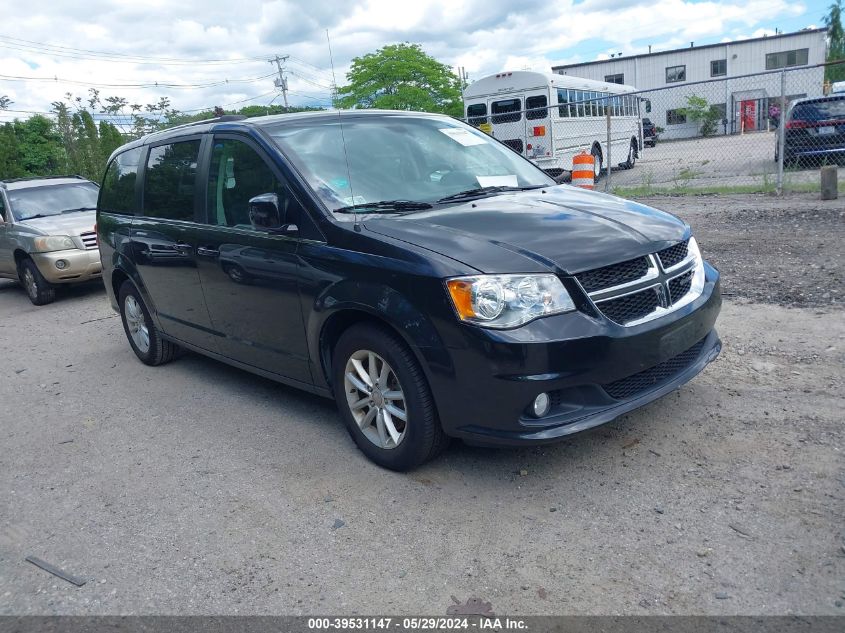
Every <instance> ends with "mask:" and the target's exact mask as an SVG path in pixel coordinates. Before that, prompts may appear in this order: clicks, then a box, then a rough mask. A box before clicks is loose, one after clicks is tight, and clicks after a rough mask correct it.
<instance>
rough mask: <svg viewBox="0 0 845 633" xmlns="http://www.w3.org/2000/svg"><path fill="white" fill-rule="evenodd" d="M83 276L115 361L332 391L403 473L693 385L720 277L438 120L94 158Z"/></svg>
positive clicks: (277, 123) (267, 131)
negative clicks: (194, 355)
mask: <svg viewBox="0 0 845 633" xmlns="http://www.w3.org/2000/svg"><path fill="white" fill-rule="evenodd" d="M97 226H98V234H99V244H100V252H101V256H102V262H103V275H104V278H105V283H106V287H107V290H108V293H109V296H110V299H111V302H112V305H113V306H114V308H115V310H118V311H119V312H120V315H121V317H122V319H123V325H124V328H125V330H126V334H127V336H128V339H129V343H130V345H131V346H132V349H133V350H134V351H135V354H136V355H137V356H138V358H140V359H141V360H142V361H143V362H145V363H147V364H149V365H159V364H162V363H164V362H167V361H169V360H171V359H172V358H173V357H174V354H175V352H176V351H177V349H178V348H179V347H184V348H188V349H191V350H195V351H198V352H200V353H202V354H206V355H208V356H211V357H213V358H217V359H219V360H222V361H225V362H227V363H230V364H232V365H235V366H237V367H241V368H243V369H247V370H249V371H252V372H255V373H257V374H259V375H262V376H266V377H269V378H272V379H274V380H277V381H279V382H282V383H286V384H289V385H294V386H296V387H299V388H302V389H306V390H308V391H311V392H314V393H317V394H320V395H324V396H328V397H333V398H334V399H335V400H336V401H337V402H338V405H339V408H340V412H341V416H342V417H343V419H344V421H345V423H346V425H347V427H348V428H349V432H350V433H351V435H352V437H353V439H354V440H355V442H356V443H357V445H358V447H359V448H360V449H361V450H362V451H363V452H364V453H365V454H366V455H367V456H368V457H370V458H371V459H372V460H373V461H375V462H377V463H379V464H381V465H383V466H386V467H388V468H392V469H396V470H407V469H410V468H413V467H415V466H417V465H419V464H421V463H422V462H424V461H426V460H427V459H430V458H431V457H433V456H434V455H435V454H437V453H438V452H439V451H440V450H441V449H442V448H443V446H445V444H446V440H447V438H448V437H458V438H462V439H464V440H467V441H469V442H472V443H479V444H487V445H491V444H538V443H543V442H549V441H553V440H558V439H560V438H562V437H564V436H567V435H569V434H571V433H575V432H577V431H581V430H584V429H588V428H590V427H594V426H596V425H599V424H602V423H605V422H608V421H610V420H612V419H614V418H616V417H617V416H619V415H621V414H623V413H626V412H627V411H630V410H632V409H634V408H636V407H639V406H642V405H643V404H645V403H647V402H650V401H652V400H654V399H655V398H658V397H659V396H662V395H664V394H666V393H668V392H670V391H672V390H673V389H676V388H677V387H678V386H679V385H682V384H684V383H685V382H687V381H689V380H690V379H692V378H693V377H694V376H695V375H696V374H697V373H698V372H700V371H701V370H702V369H703V368H704V366H705V365H706V364H707V363H709V362H710V361H712V360H713V359H714V358H715V357H716V356H717V355H718V353H719V350H720V349H721V343H720V341H719V338H718V336H717V334H716V332H715V330H714V323H715V321H716V316H717V314H718V312H719V307H720V304H721V300H720V296H719V276H718V273H717V272H716V270H715V269H714V268H712V267H711V266H709V265H708V264H707V263H706V262H704V260H703V259H702V257H701V253H700V252H699V249H698V246H697V244H696V241H695V239H694V238H693V237H692V235H691V232H690V228H689V226H687V225H686V224H685V223H684V222H682V221H681V220H679V219H677V218H675V217H673V216H671V215H669V214H667V213H663V212H661V211H657V210H655V209H651V208H649V207H646V206H643V205H640V204H636V203H633V202H629V201H626V200H622V199H620V198H616V197H613V196H608V195H604V194H601V193H594V192H590V191H585V190H581V189H576V188H573V187H570V186H568V185H557V184H555V182H554V181H553V180H552V179H551V178H549V177H548V176H547V175H546V174H544V173H543V172H542V171H541V170H540V169H538V168H537V167H535V166H534V165H533V164H532V163H531V162H529V161H528V160H526V159H524V158H522V157H521V156H519V155H517V154H515V153H514V152H512V151H511V150H510V149H509V148H507V147H506V146H504V145H502V144H501V143H499V142H498V141H496V140H495V139H493V138H491V137H490V136H488V135H486V134H484V133H483V132H480V131H478V130H476V129H475V128H472V127H470V126H468V125H465V124H464V123H461V122H460V121H457V120H455V119H452V118H449V117H444V116H440V115H433V114H422V113H408V112H383V111H372V110H370V111H366V110H365V111H348V112H342V113H337V112H324V113H308V114H289V115H281V116H271V117H262V118H255V119H249V120H232V119H231V118H225V117H224V118H220V119H215V120H211V121H205V122H201V123H199V124H192V125H188V126H183V127H179V128H174V129H171V130H167V131H164V132H159V133H155V134H152V135H150V136H147V137H145V138H143V139H141V140H139V141H135V142H133V143H130V144H128V145H125V146H123V147H121V148H120V149H118V150H117V151H116V152H115V153H114V155H113V156H112V157H111V159H110V161H109V164H108V169H107V171H106V174H105V176H104V180H103V185H102V190H101V194H100V199H99V203H98V217H97Z"/></svg>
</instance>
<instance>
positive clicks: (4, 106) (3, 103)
mask: <svg viewBox="0 0 845 633" xmlns="http://www.w3.org/2000/svg"><path fill="white" fill-rule="evenodd" d="M12 103H13V102H12V100H11V99H9V97H7V96H6V95H0V110H8V109H9V106H10V105H12Z"/></svg>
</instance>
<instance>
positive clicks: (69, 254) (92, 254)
mask: <svg viewBox="0 0 845 633" xmlns="http://www.w3.org/2000/svg"><path fill="white" fill-rule="evenodd" d="M30 257H32V261H34V262H35V265H36V266H38V270H39V271H40V272H41V274H42V275H43V277H44V279H46V280H47V281H48V282H50V283H51V284H68V283H76V282H81V281H88V280H90V279H100V278H101V277H102V274H103V266H102V264H101V263H100V251H99V250H97V249H92V250H82V249H77V250H70V251H53V252H52V253H32V254H31V255H30ZM59 260H64V261H65V262H67V266H65V267H64V268H63V269H61V270H60V269H59V268H56V262H58V261H59Z"/></svg>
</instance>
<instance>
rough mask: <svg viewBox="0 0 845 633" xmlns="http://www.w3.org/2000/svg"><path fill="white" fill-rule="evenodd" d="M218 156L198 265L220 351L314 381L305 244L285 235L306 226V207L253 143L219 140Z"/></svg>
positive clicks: (213, 159)
mask: <svg viewBox="0 0 845 633" xmlns="http://www.w3.org/2000/svg"><path fill="white" fill-rule="evenodd" d="M210 154H211V156H210V160H209V167H208V176H207V177H206V179H205V182H206V196H205V197H206V223H205V224H204V225H203V227H202V229H201V230H200V231H199V233H198V236H197V261H198V264H199V272H200V278H201V280H202V285H203V291H204V293H205V298H206V302H207V303H208V309H209V313H210V314H211V321H212V324H213V327H214V329H215V331H216V332H217V334H218V336H219V339H218V347H219V348H220V351H221V353H222V354H224V355H226V356H228V357H229V358H231V359H233V360H236V361H238V362H241V363H245V364H247V365H251V366H253V367H257V368H259V369H263V370H264V371H269V372H272V373H274V374H277V375H280V376H284V377H287V378H290V379H293V380H296V381H300V382H306V383H310V382H311V372H310V369H309V365H308V346H307V344H306V339H305V326H304V323H303V320H302V308H301V305H300V301H299V273H300V270H299V265H298V259H297V254H296V252H297V247H298V244H299V238H298V237H297V235H296V233H295V232H291V233H287V232H286V230H285V228H286V226H287V225H289V224H295V223H296V222H297V221H298V215H299V213H301V207H300V205H299V203H298V201H297V200H296V198H295V197H294V196H293V194H292V192H291V191H290V189H289V187H288V186H287V185H286V184H285V182H284V180H283V178H282V177H281V174H280V173H279V172H278V170H276V169H275V168H274V167H273V166H272V161H270V160H269V159H268V158H267V157H266V156H265V155H264V154H263V152H261V150H260V149H259V148H258V147H257V145H256V144H254V143H253V142H252V141H251V140H249V139H248V138H246V137H239V136H234V135H222V136H221V135H217V136H215V137H214V142H213V144H212V147H211V152H210ZM259 196H261V197H262V199H263V200H264V204H265V207H264V209H265V210H266V209H267V208H269V207H266V204H269V201H270V200H273V199H274V200H276V201H277V208H278V212H279V215H280V217H278V218H273V217H270V216H272V214H267V213H264V212H263V211H262V212H261V213H259V209H258V207H257V205H256V204H252V205H251V204H250V201H251V200H253V199H255V198H256V197H259ZM273 197H275V198H273Z"/></svg>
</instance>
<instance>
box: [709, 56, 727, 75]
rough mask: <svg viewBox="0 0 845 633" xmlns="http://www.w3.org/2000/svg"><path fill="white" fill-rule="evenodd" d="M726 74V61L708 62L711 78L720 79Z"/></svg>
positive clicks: (715, 60)
mask: <svg viewBox="0 0 845 633" xmlns="http://www.w3.org/2000/svg"><path fill="white" fill-rule="evenodd" d="M727 74H728V60H727V59H714V60H713V61H712V62H710V76H711V77H721V76H722V75H727Z"/></svg>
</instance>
